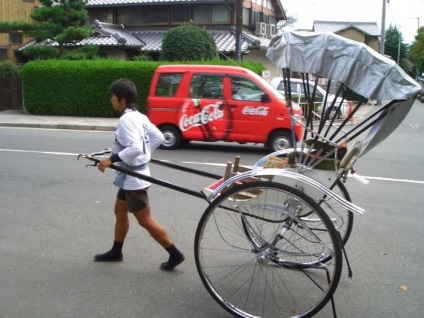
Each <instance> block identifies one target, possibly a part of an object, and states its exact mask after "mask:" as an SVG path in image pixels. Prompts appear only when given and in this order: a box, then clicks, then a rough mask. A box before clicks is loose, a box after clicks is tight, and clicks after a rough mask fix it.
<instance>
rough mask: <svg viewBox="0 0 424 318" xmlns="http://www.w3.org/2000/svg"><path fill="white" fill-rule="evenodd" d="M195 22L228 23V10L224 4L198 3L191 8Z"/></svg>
mask: <svg viewBox="0 0 424 318" xmlns="http://www.w3.org/2000/svg"><path fill="white" fill-rule="evenodd" d="M193 21H194V22H195V23H196V24H219V23H220V24H224V23H230V10H229V8H228V6H226V5H200V6H195V7H194V8H193Z"/></svg>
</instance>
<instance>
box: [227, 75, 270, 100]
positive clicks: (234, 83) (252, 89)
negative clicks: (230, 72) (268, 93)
mask: <svg viewBox="0 0 424 318" xmlns="http://www.w3.org/2000/svg"><path fill="white" fill-rule="evenodd" d="M231 92H232V94H233V95H232V98H233V99H234V100H251V101H260V100H261V97H262V95H263V94H264V92H263V91H262V90H261V89H260V88H259V87H258V86H257V85H256V84H255V83H253V82H252V81H250V80H248V79H246V78H244V77H231Z"/></svg>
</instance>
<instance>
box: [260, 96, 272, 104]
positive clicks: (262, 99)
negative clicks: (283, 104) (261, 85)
mask: <svg viewBox="0 0 424 318" xmlns="http://www.w3.org/2000/svg"><path fill="white" fill-rule="evenodd" d="M270 101H271V99H270V98H269V96H268V94H262V95H261V103H269V102H270Z"/></svg>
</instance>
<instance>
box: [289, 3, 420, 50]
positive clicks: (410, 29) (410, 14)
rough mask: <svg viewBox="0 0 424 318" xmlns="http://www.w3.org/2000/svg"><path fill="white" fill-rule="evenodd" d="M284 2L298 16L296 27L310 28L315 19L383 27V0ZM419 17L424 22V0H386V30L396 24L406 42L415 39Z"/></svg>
mask: <svg viewBox="0 0 424 318" xmlns="http://www.w3.org/2000/svg"><path fill="white" fill-rule="evenodd" d="M282 4H283V7H284V9H286V10H287V14H288V15H291V16H295V17H297V19H298V22H297V23H296V28H305V29H311V28H312V23H313V21H314V20H324V21H351V22H377V25H378V27H379V28H380V30H381V20H382V13H383V0H284V1H282ZM418 18H419V20H418ZM418 21H419V25H420V26H421V27H422V26H424V0H389V3H387V2H386V30H387V29H388V28H389V26H390V25H396V26H397V27H398V28H399V29H400V32H401V33H402V35H403V38H404V42H405V43H411V42H413V41H414V39H415V38H414V37H415V35H416V34H417V29H418Z"/></svg>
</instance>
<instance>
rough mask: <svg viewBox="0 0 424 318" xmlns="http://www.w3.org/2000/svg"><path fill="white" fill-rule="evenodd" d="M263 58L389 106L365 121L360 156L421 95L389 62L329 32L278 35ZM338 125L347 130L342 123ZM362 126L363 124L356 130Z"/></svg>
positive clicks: (395, 124)
mask: <svg viewBox="0 0 424 318" xmlns="http://www.w3.org/2000/svg"><path fill="white" fill-rule="evenodd" d="M266 56H267V58H268V59H270V60H271V61H272V62H274V64H276V65H277V66H278V67H281V68H288V69H290V70H291V71H295V72H299V73H312V74H316V75H318V76H321V77H323V78H327V79H331V80H332V81H338V82H341V83H343V84H344V85H345V86H346V87H348V88H349V89H351V90H352V91H354V92H356V93H358V94H360V95H362V96H364V97H366V98H368V99H373V100H385V101H387V100H388V101H389V103H388V104H387V105H386V106H384V107H383V108H382V109H381V113H379V114H378V117H377V120H374V121H372V120H371V118H369V120H368V122H372V123H373V124H372V126H371V129H370V131H369V132H368V134H367V135H366V137H365V138H364V140H363V142H362V149H361V154H360V156H362V155H364V154H365V153H367V152H368V151H370V150H371V149H373V148H374V147H375V146H377V145H378V144H379V143H380V142H382V141H383V140H384V139H385V138H387V137H388V136H389V135H390V134H391V133H392V132H393V131H394V130H395V129H396V128H397V127H398V126H399V125H400V123H401V122H402V121H403V120H404V119H405V117H406V116H407V114H408V112H409V111H410V109H411V107H412V105H413V103H414V101H415V98H416V97H417V95H418V93H419V91H420V90H421V86H420V85H419V84H418V83H417V82H416V81H414V80H413V79H412V78H411V77H410V76H409V75H408V74H406V73H405V72H404V71H403V70H402V68H400V67H399V65H397V64H396V62H395V61H393V60H391V59H389V58H387V57H385V56H383V55H381V54H379V53H378V52H376V51H374V50H373V49H371V48H370V47H368V46H367V45H365V44H363V43H359V42H356V41H353V40H349V39H346V38H343V37H341V36H339V35H336V34H334V33H317V32H298V31H292V30H283V31H282V32H281V34H280V35H279V36H277V37H275V38H274V39H273V40H272V41H271V43H270V45H269V47H268V51H267V54H266ZM358 107H360V105H358ZM370 117H371V116H370ZM342 125H343V127H344V128H347V126H346V121H345V122H344V123H343V124H342ZM366 125H367V121H364V122H363V123H362V126H366ZM356 128H359V127H355V128H354V129H356ZM352 131H353V129H352ZM352 131H351V132H352ZM351 132H343V134H344V137H345V138H346V139H349V138H350V133H351ZM340 133H342V131H340Z"/></svg>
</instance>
